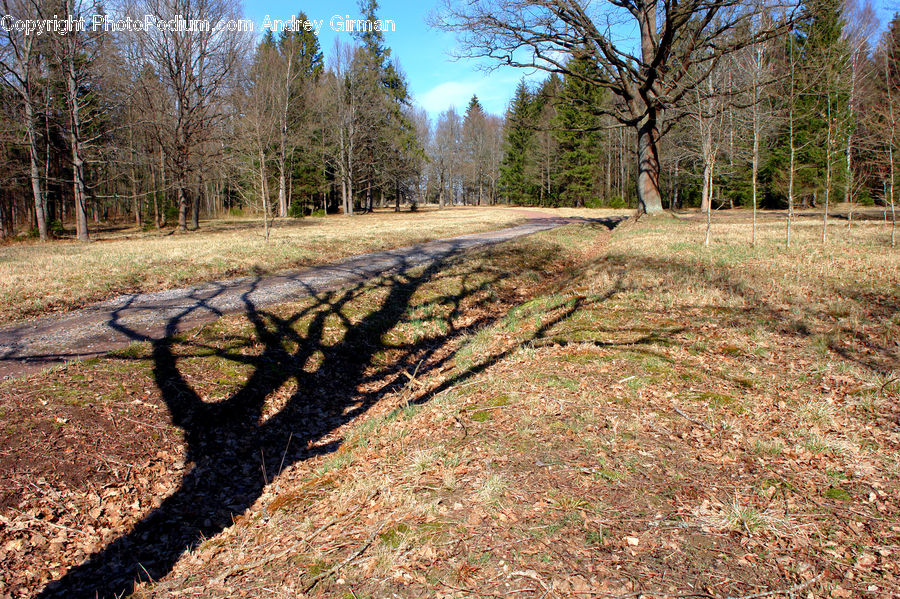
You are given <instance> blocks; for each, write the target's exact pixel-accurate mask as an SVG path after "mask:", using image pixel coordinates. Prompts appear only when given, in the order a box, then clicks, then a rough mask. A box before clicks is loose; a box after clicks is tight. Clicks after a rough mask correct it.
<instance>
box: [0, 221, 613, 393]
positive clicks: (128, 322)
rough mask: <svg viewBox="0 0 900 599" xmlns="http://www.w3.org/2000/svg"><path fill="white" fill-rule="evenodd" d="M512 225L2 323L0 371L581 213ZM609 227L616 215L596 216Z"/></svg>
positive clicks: (120, 343)
mask: <svg viewBox="0 0 900 599" xmlns="http://www.w3.org/2000/svg"><path fill="white" fill-rule="evenodd" d="M528 214H529V216H531V217H532V219H531V220H530V222H528V223H526V224H524V225H520V226H517V227H511V228H507V229H501V230H499V231H489V232H485V233H475V234H471V235H462V236H459V237H453V238H449V239H440V240H437V241H432V242H429V243H424V244H418V245H413V246H408V247H404V248H399V249H395V250H390V251H385V252H374V253H369V254H362V255H359V256H355V257H353V258H349V259H347V260H343V261H341V262H336V263H333V264H326V265H323V266H318V267H314V268H309V269H304V270H301V271H297V272H292V273H287V274H281V275H270V276H261V277H240V278H236V279H228V280H224V281H214V282H211V283H207V284H203V285H197V286H192V287H186V288H181V289H170V290H167V291H159V292H155V293H142V294H128V295H122V296H119V297H116V298H113V299H110V300H107V301H104V302H100V303H97V304H93V305H91V306H88V307H86V308H82V309H80V310H76V311H73V312H70V313H68V314H63V315H55V316H48V317H45V318H39V319H37V320H34V321H30V322H25V323H18V324H16V325H13V326H9V327H4V328H0V378H9V377H12V376H18V375H22V374H28V373H31V372H35V371H38V370H41V369H43V368H46V367H48V366H51V365H54V364H59V363H62V362H66V361H69V360H75V359H84V358H89V357H93V356H98V355H103V354H105V353H107V352H109V351H113V350H115V349H120V348H122V347H125V346H127V345H129V344H131V343H133V342H135V341H147V340H153V339H160V338H162V337H163V336H164V335H165V332H166V327H167V324H168V323H170V322H172V321H173V320H174V319H177V322H178V326H177V330H178V331H183V330H187V329H190V328H193V327H195V326H197V325H199V324H203V323H206V322H211V321H213V320H215V319H217V318H219V317H220V316H222V315H224V314H230V313H235V312H241V311H244V310H245V309H246V307H247V306H248V305H252V306H254V307H256V308H261V307H265V306H271V305H273V304H278V303H282V302H286V301H290V300H295V299H298V298H301V297H306V296H309V295H313V294H317V293H321V292H322V291H326V290H329V289H336V288H340V287H343V286H345V285H349V284H353V283H359V282H361V281H365V280H368V279H371V278H374V277H377V276H380V275H383V274H386V273H388V272H391V271H395V270H398V269H406V268H411V267H416V266H424V265H428V264H432V263H434V262H435V261H436V260H439V259H443V258H446V257H447V256H449V255H452V254H455V253H459V252H463V251H466V250H470V249H473V248H479V247H485V246H488V245H492V244H496V243H501V242H503V241H508V240H510V239H515V238H517V237H522V236H525V235H531V234H533V233H537V232H539V231H546V230H549V229H553V228H555V227H559V226H562V225H565V224H569V223H572V222H576V221H583V220H585V219H575V218H554V217H552V216H550V215H546V214H543V213H539V212H531V211H529V213H528ZM598 222H599V223H601V224H604V225H606V226H608V227H610V228H612V227H614V226H615V224H617V222H618V221H617V220H615V219H599V220H598Z"/></svg>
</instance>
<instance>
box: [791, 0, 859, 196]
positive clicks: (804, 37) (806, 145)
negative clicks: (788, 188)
mask: <svg viewBox="0 0 900 599" xmlns="http://www.w3.org/2000/svg"><path fill="white" fill-rule="evenodd" d="M842 14H843V3H842V2H841V0H807V2H806V4H805V6H804V18H803V19H802V20H801V22H800V27H799V30H798V32H797V47H798V48H801V49H802V51H801V55H800V59H801V60H802V61H803V63H804V64H805V66H806V68H805V69H804V71H803V73H804V74H803V76H802V78H801V81H800V84H801V87H800V90H801V92H800V94H798V97H797V103H796V109H795V112H796V114H797V115H799V119H798V122H797V130H796V135H797V143H796V145H797V147H798V152H797V160H798V161H799V163H800V165H801V167H800V169H799V171H798V176H799V183H800V189H801V190H802V191H805V192H806V193H807V194H813V195H815V196H819V194H820V193H824V194H825V196H826V197H827V196H829V195H830V194H831V191H832V189H833V188H834V187H835V186H836V183H837V179H838V172H839V171H837V169H835V168H834V162H835V158H836V154H837V152H839V151H840V148H842V147H843V145H844V144H842V143H841V140H844V139H846V135H847V130H848V128H849V126H850V123H848V122H847V119H846V115H847V114H849V99H850V98H849V89H848V88H847V86H846V85H845V83H846V77H845V74H846V67H847V61H848V59H849V55H850V51H849V47H848V45H847V41H846V40H845V39H844V37H843V35H842V34H843V29H844V22H843V17H842Z"/></svg>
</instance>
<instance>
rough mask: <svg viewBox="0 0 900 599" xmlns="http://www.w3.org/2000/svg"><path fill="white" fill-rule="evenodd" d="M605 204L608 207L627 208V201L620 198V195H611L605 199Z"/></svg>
mask: <svg viewBox="0 0 900 599" xmlns="http://www.w3.org/2000/svg"><path fill="white" fill-rule="evenodd" d="M606 205H607V206H609V207H610V208H627V207H628V202H626V201H625V200H624V199H622V197H621V196H612V197H611V198H609V200H607V201H606Z"/></svg>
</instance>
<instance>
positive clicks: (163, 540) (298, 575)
mask: <svg viewBox="0 0 900 599" xmlns="http://www.w3.org/2000/svg"><path fill="white" fill-rule="evenodd" d="M845 234H846V233H845V230H844V229H843V228H841V227H840V225H838V226H836V227H835V228H834V230H833V232H832V233H831V234H830V236H829V242H828V243H827V244H825V245H824V246H823V245H822V244H821V243H820V236H821V229H820V228H819V225H818V224H816V223H810V224H808V225H807V224H805V223H803V224H799V225H798V226H797V227H796V228H795V230H794V240H795V242H794V246H793V247H792V248H790V249H789V250H788V249H785V248H784V247H783V226H782V225H781V224H768V223H767V224H764V225H762V226H761V228H760V243H759V245H758V246H757V247H755V248H754V247H750V246H749V245H748V241H749V230H748V228H747V226H746V225H743V224H723V223H718V224H717V225H715V226H714V229H713V246H712V247H711V248H709V249H706V248H703V247H702V245H701V244H702V241H703V237H704V226H703V224H702V223H698V222H690V221H679V220H675V219H672V218H669V217H659V218H654V219H644V220H642V221H640V222H638V223H628V224H626V225H623V226H622V227H620V228H619V229H617V230H615V231H614V232H612V233H609V232H607V231H606V230H605V229H604V228H602V227H595V226H591V225H589V224H581V225H570V226H568V227H564V228H561V229H557V230H554V231H550V232H546V233H541V234H538V235H536V236H533V237H530V238H527V239H524V240H520V241H516V242H512V243H507V244H504V245H502V246H497V247H494V248H492V249H489V250H485V251H481V252H478V253H476V254H473V255H466V256H462V257H457V258H451V259H448V260H447V262H446V263H445V264H443V265H441V266H440V267H432V268H429V269H427V270H423V269H418V270H414V271H411V272H407V273H403V274H398V275H394V276H389V277H384V278H382V279H379V280H378V281H374V282H371V283H368V284H365V285H360V286H358V287H355V288H351V289H346V290H343V291H335V292H330V293H327V294H321V295H320V296H319V297H317V298H314V299H309V300H305V301H302V302H297V303H294V304H290V305H284V306H280V307H278V308H277V309H271V310H266V311H257V310H253V311H251V312H249V313H248V314H246V315H243V316H228V317H225V318H223V319H221V320H219V321H217V322H216V323H213V324H209V325H206V326H204V327H203V328H201V329H198V330H196V331H191V332H188V333H185V334H183V335H180V336H178V337H176V338H175V339H174V340H171V341H168V342H166V341H161V342H156V343H153V344H150V343H144V344H136V345H133V346H131V347H129V348H127V349H126V350H123V351H120V352H117V353H116V354H113V355H110V356H109V357H106V358H101V359H95V360H91V361H88V362H84V363H76V364H70V365H67V366H63V367H58V368H55V369H53V370H52V371H51V372H49V373H44V374H42V375H31V376H28V377H26V378H22V379H15V380H9V381H5V382H2V383H0V397H2V404H0V409H2V411H3V414H2V417H3V421H4V428H3V432H2V435H3V439H2V442H0V445H2V447H4V452H3V454H2V455H0V467H2V470H3V472H2V474H3V476H2V477H0V480H2V483H0V484H2V487H0V491H2V495H0V526H2V528H0V560H2V562H3V563H4V570H3V571H2V572H0V595H3V594H10V595H12V596H13V597H20V596H28V595H29V594H30V593H32V592H34V590H36V589H38V588H41V587H42V586H43V585H44V584H45V583H46V582H48V581H49V580H51V579H59V578H61V577H63V578H62V581H61V582H60V583H58V586H56V587H54V589H55V590H54V591H52V592H47V593H46V594H45V596H60V597H64V596H74V595H76V594H77V593H78V591H79V590H81V589H84V588H86V587H84V586H83V585H86V584H88V582H90V583H91V584H93V585H98V584H99V585H100V586H99V587H94V588H96V589H97V590H99V591H100V592H101V594H102V593H108V594H111V593H113V592H119V591H126V592H129V593H133V596H135V597H170V596H173V595H174V594H176V593H177V594H178V596H183V597H237V596H263V595H265V596H274V597H297V596H302V595H304V594H306V595H310V596H323V597H326V596H327V597H382V596H391V595H392V594H394V595H396V596H401V597H420V596H438V597H472V596H475V597H554V596H555V597H592V596H593V597H619V596H636V594H637V593H643V594H644V596H646V597H663V596H671V597H674V596H679V597H684V596H693V597H714V598H719V597H723V598H724V597H745V596H749V595H752V594H754V593H764V592H768V591H772V590H779V589H780V590H788V589H797V590H800V591H802V592H803V593H810V594H811V595H812V596H814V597H834V598H842V597H892V596H893V595H892V593H893V592H894V590H895V589H897V588H898V587H900V581H898V577H900V571H898V570H900V567H898V559H897V554H898V552H900V481H898V472H900V468H898V467H900V464H898V455H900V454H898V449H900V407H898V403H897V402H898V399H900V381H898V379H897V376H898V374H900V344H898V340H900V316H898V314H900V260H898V254H897V252H896V251H895V252H891V250H890V249H889V248H888V247H887V240H888V237H887V236H888V233H887V231H886V228H885V227H884V226H883V225H882V224H876V223H863V224H860V225H859V226H855V227H854V229H853V231H852V233H851V235H852V240H851V241H850V242H848V241H847V239H846V237H845ZM186 546H191V547H192V549H191V550H190V551H189V552H186V553H185V552H184V548H185V547H186ZM86 558H88V559H87V562H85V563H84V564H83V565H81V566H79V567H75V568H73V567H74V566H75V565H76V564H79V563H82V562H83V561H84V560H85V559H86ZM138 563H140V566H138ZM148 576H149V577H150V578H152V582H144V583H143V584H141V585H139V586H138V587H137V588H132V587H131V585H130V583H129V582H128V581H130V580H133V579H134V578H136V577H140V578H143V579H144V580H146V579H147V577H148ZM784 594H785V593H781V594H780V595H779V594H776V595H774V596H783V595H784Z"/></svg>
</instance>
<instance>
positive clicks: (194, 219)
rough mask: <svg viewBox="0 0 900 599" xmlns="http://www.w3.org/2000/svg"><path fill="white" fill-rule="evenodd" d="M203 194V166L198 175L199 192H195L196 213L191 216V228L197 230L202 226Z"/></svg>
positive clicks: (194, 204) (194, 205)
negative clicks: (201, 207)
mask: <svg viewBox="0 0 900 599" xmlns="http://www.w3.org/2000/svg"><path fill="white" fill-rule="evenodd" d="M202 196H203V168H202V167H201V168H200V172H199V173H198V175H197V192H196V193H194V197H193V202H192V207H193V209H194V213H193V215H192V216H191V228H192V229H193V230H194V231H196V230H197V229H199V228H200V202H201V201H202V200H201V198H202Z"/></svg>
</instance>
